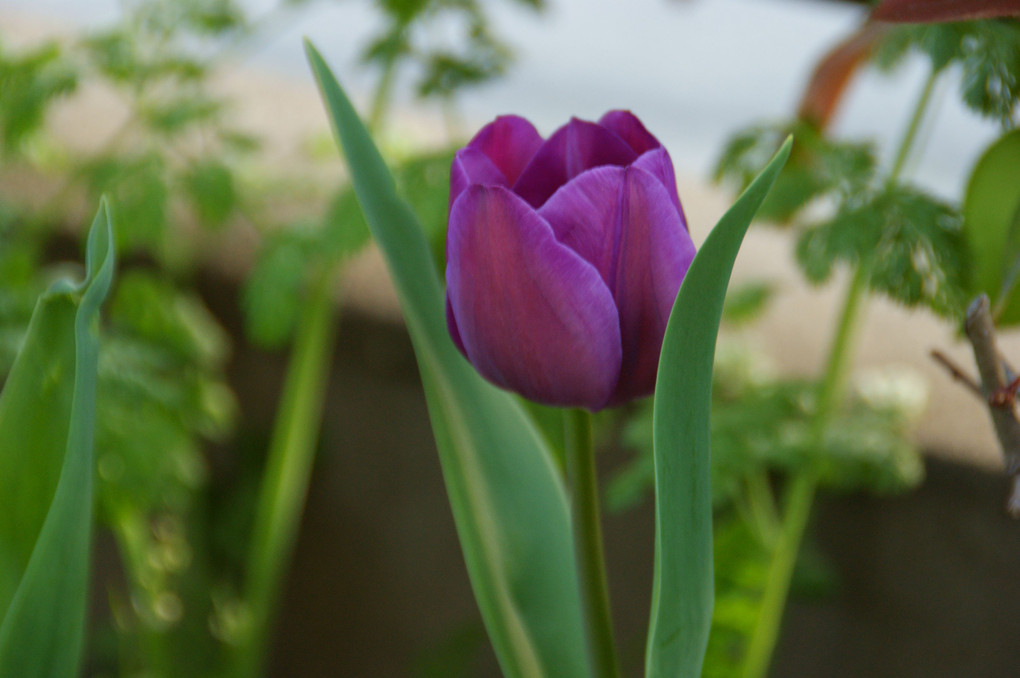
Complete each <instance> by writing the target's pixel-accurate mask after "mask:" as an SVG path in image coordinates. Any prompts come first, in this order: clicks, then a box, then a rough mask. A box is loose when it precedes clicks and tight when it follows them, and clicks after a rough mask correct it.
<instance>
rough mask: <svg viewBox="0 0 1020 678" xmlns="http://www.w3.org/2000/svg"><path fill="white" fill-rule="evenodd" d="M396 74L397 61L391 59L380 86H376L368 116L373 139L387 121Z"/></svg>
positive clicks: (384, 69)
mask: <svg viewBox="0 0 1020 678" xmlns="http://www.w3.org/2000/svg"><path fill="white" fill-rule="evenodd" d="M396 74H397V59H396V58H391V59H390V60H389V61H387V62H386V65H385V66H384V67H383V72H382V76H381V77H380V78H379V84H378V85H376V89H375V97H373V99H372V109H371V110H370V111H369V114H368V130H369V131H370V132H371V133H372V136H373V137H374V136H376V135H378V134H379V131H380V129H381V128H382V124H383V122H384V121H385V120H386V114H387V113H388V112H389V109H390V100H391V99H392V95H393V81H394V79H395V78H396Z"/></svg>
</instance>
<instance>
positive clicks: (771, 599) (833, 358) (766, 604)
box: [743, 71, 939, 678]
mask: <svg viewBox="0 0 1020 678" xmlns="http://www.w3.org/2000/svg"><path fill="white" fill-rule="evenodd" d="M938 75H939V73H938V72H937V71H932V72H931V74H929V76H928V80H927V81H926V82H925V85H924V89H923V90H922V91H921V95H920V96H919V97H918V100H917V104H916V106H915V107H914V113H913V115H912V116H911V118H910V122H909V123H908V124H907V129H906V131H905V132H904V134H903V138H902V140H901V141H900V145H899V148H898V149H897V151H896V156H895V159H894V160H893V164H892V168H891V169H890V170H889V176H888V177H887V179H886V185H887V186H892V185H894V184H895V183H896V182H897V181H899V178H900V174H901V173H902V171H903V167H904V165H905V164H906V161H907V158H908V157H909V155H910V151H911V149H912V148H913V145H914V141H915V140H916V138H917V133H918V131H919V130H920V127H921V121H922V120H923V119H924V114H925V112H926V111H927V109H928V105H929V103H930V102H931V96H932V92H933V91H934V87H935V81H936V80H937V79H938ZM868 275H869V265H868V262H867V261H860V262H857V264H856V265H855V267H854V271H853V277H852V278H851V279H850V285H849V287H848V288H847V291H846V297H845V298H844V301H843V310H842V312H841V313H840V316H839V324H838V325H837V327H836V336H835V338H834V339H833V342H832V348H831V349H830V351H829V361H828V363H827V364H826V368H825V375H824V377H823V379H822V383H821V388H820V390H819V393H818V405H817V409H816V410H815V413H814V419H813V422H812V431H811V440H812V445H813V446H814V447H821V446H822V445H823V444H824V441H825V432H826V429H827V428H828V426H829V424H830V422H831V420H832V416H833V414H834V412H835V410H836V407H837V405H838V404H839V401H840V400H841V399H842V397H843V393H844V391H845V389H846V381H847V376H848V374H849V371H850V362H851V358H852V357H853V350H852V344H853V340H854V337H855V335H856V329H857V326H858V325H859V324H860V314H861V306H862V303H863V301H864V299H865V298H866V293H867V289H868ZM817 486H818V477H817V475H816V471H815V469H814V468H812V467H807V468H803V469H800V470H799V471H798V472H797V473H795V474H794V476H793V477H792V478H791V479H790V481H789V485H788V487H787V490H786V501H785V507H784V513H783V525H782V529H781V531H780V533H779V539H778V541H777V543H776V549H775V551H774V553H773V556H772V563H771V565H770V568H769V574H768V578H767V579H766V583H765V591H764V593H763V595H762V603H761V610H760V612H759V616H758V623H757V625H756V626H755V629H754V632H753V633H752V635H751V640H750V642H749V643H748V649H747V653H746V655H745V658H744V667H743V678H764V676H765V675H767V673H768V669H769V665H770V664H771V661H772V653H773V651H774V650H775V645H776V641H777V640H778V638H779V630H780V625H781V623H782V618H783V610H784V609H785V607H786V597H787V594H788V593H789V590H790V579H791V578H792V576H793V570H794V567H795V565H796V563H797V553H798V551H799V550H800V544H801V541H802V540H803V537H804V531H805V529H806V528H807V523H808V518H809V517H810V515H811V504H812V502H813V501H814V496H815V490H816V489H817Z"/></svg>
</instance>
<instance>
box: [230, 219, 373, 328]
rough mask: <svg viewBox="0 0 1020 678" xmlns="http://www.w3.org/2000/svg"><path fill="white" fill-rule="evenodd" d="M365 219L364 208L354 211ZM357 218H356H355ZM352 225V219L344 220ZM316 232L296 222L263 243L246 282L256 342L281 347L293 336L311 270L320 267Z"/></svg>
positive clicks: (246, 299)
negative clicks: (362, 214) (316, 250)
mask: <svg viewBox="0 0 1020 678" xmlns="http://www.w3.org/2000/svg"><path fill="white" fill-rule="evenodd" d="M354 215H355V217H356V218H357V219H361V213H360V211H356V212H354ZM352 218H354V217H352ZM344 223H345V226H344V228H350V227H351V226H350V222H349V221H348V222H344ZM316 241H317V238H316V234H315V232H314V231H313V230H312V229H310V228H303V227H301V226H300V225H292V226H288V227H285V228H281V229H280V230H278V231H276V232H274V233H273V234H272V235H270V236H269V237H268V238H267V239H266V240H265V242H264V243H263V246H262V250H261V251H260V252H259V258H258V260H257V261H256V262H255V267H254V268H253V269H252V271H251V273H250V274H249V275H248V279H247V280H246V281H245V286H244V297H243V302H242V303H243V307H244V314H245V329H246V330H247V332H248V336H249V337H250V338H251V339H252V341H254V342H255V343H257V344H259V345H260V346H264V347H266V348H278V347H280V346H282V345H283V344H284V343H286V341H287V340H288V339H289V338H290V336H291V334H292V333H293V331H294V326H295V324H296V323H297V319H298V316H299V315H300V312H301V306H302V299H303V298H304V291H305V283H306V282H307V279H308V273H309V271H310V270H311V269H312V268H314V267H316V265H317V264H319V265H321V264H320V262H317V261H316V259H315V257H316V256H317V254H319V253H317V252H315V245H316Z"/></svg>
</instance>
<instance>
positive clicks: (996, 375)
mask: <svg viewBox="0 0 1020 678" xmlns="http://www.w3.org/2000/svg"><path fill="white" fill-rule="evenodd" d="M964 329H965V330H966V332H967V338H968V339H970V343H971V346H973V348H974V360H975V362H976V363H977V366H978V372H979V373H980V374H981V392H982V393H983V394H984V396H985V398H986V399H987V401H986V402H987V405H988V411H989V413H990V414H991V416H992V424H994V426H995V435H996V436H997V437H998V438H999V446H1000V447H1001V448H1002V454H1003V456H1004V457H1005V461H1006V471H1007V472H1008V473H1009V474H1010V475H1012V476H1013V491H1012V494H1011V495H1010V498H1009V501H1008V503H1007V509H1008V510H1009V512H1010V514H1011V515H1013V516H1014V517H1020V421H1017V418H1016V412H1015V409H1014V401H1013V399H1012V398H1008V399H1006V400H1005V401H1004V402H1001V403H1000V404H996V402H998V401H1001V400H1002V399H1001V398H999V397H998V396H999V395H1000V394H1001V393H1002V392H1003V389H1004V388H1005V387H1006V386H1007V385H1008V382H1007V380H1006V369H1005V367H1004V366H1003V361H1002V357H1001V356H1000V354H999V349H998V347H997V346H996V343H995V325H994V323H993V322H992V314H991V311H990V304H989V302H988V296H987V295H984V294H982V295H981V296H980V297H978V298H977V299H975V300H974V301H973V302H971V304H970V307H969V308H968V309H967V319H966V321H965V323H964Z"/></svg>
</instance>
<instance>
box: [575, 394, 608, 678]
mask: <svg viewBox="0 0 1020 678" xmlns="http://www.w3.org/2000/svg"><path fill="white" fill-rule="evenodd" d="M563 423H564V433H565V444H566V457H567V482H568V485H569V488H570V503H571V514H572V515H573V521H574V542H575V545H576V546H575V549H576V552H577V569H578V574H579V578H580V582H581V604H582V607H583V609H584V620H585V626H586V628H587V632H588V634H587V635H588V642H589V644H590V647H589V651H590V654H591V658H592V664H593V668H594V669H595V675H596V676H597V677H598V678H616V677H617V676H619V673H620V671H619V668H618V667H617V663H616V646H615V644H614V641H613V620H612V616H611V612H610V607H609V586H608V584H607V582H606V566H605V556H604V555H603V548H602V526H601V521H600V517H599V491H598V479H597V477H596V474H595V454H594V447H593V445H592V434H591V415H590V414H588V412H586V411H585V410H580V409H576V410H564V411H563Z"/></svg>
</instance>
